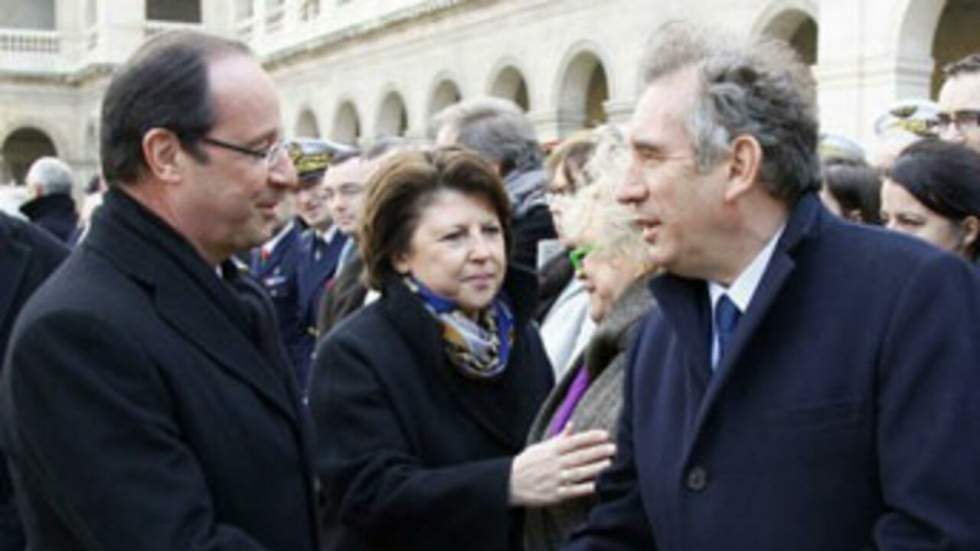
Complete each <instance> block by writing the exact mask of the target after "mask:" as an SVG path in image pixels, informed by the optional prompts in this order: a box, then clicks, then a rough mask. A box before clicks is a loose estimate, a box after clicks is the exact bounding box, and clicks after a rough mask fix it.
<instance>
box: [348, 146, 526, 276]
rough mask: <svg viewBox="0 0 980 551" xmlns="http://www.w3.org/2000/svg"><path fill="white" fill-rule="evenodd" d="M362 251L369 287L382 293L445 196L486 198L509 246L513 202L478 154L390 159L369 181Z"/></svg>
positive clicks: (443, 152) (446, 150)
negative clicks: (429, 211)
mask: <svg viewBox="0 0 980 551" xmlns="http://www.w3.org/2000/svg"><path fill="white" fill-rule="evenodd" d="M365 187H366V188H367V196H366V197H365V199H364V215H363V216H362V217H361V225H360V228H359V230H358V240H357V243H358V246H359V247H360V252H361V257H362V258H363V259H364V266H365V269H366V275H367V283H368V285H369V286H371V287H372V288H374V289H381V288H382V286H383V285H384V282H385V280H387V279H388V278H390V277H393V276H395V275H396V271H395V268H394V262H393V261H394V258H395V256H397V255H399V254H401V253H404V252H407V251H408V249H409V246H410V243H411V240H412V234H414V233H415V230H416V228H417V227H418V223H419V219H420V218H421V216H422V212H423V211H424V210H425V208H426V207H428V206H429V205H430V204H431V203H432V201H433V199H434V198H435V196H436V195H437V194H438V193H439V192H441V191H447V190H452V191H457V192H460V193H462V194H463V195H467V196H478V197H483V198H485V199H487V200H488V201H489V202H490V204H491V205H492V206H493V209H494V211H495V212H496V214H497V218H498V219H499V220H500V225H501V227H502V228H503V232H504V244H505V247H506V251H507V253H508V255H509V253H510V247H511V239H512V238H511V232H510V218H511V214H510V201H509V200H508V198H507V192H506V191H505V190H504V183H503V180H501V179H500V176H498V175H497V172H496V171H495V170H494V168H493V167H492V166H491V165H490V164H489V163H487V162H486V161H485V160H483V159H482V158H481V157H480V156H479V155H477V154H476V153H474V152H472V151H468V150H466V149H463V148H460V147H456V146H450V147H439V148H435V149H430V150H424V151H401V152H398V153H394V154H392V155H391V156H390V157H388V158H387V159H386V160H385V161H383V162H382V164H381V166H380V167H378V169H377V170H376V171H374V173H373V174H372V175H371V177H370V178H369V179H368V182H367V184H366V186H365Z"/></svg>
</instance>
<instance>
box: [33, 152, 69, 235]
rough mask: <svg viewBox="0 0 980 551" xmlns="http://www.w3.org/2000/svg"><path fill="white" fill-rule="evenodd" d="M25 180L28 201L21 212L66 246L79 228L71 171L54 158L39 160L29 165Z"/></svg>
mask: <svg viewBox="0 0 980 551" xmlns="http://www.w3.org/2000/svg"><path fill="white" fill-rule="evenodd" d="M25 180H26V182H27V189H28V190H29V192H30V194H31V199H30V200H28V201H27V202H25V203H24V204H23V205H21V207H20V211H21V212H22V213H24V216H26V217H27V218H29V219H30V221H31V222H33V223H34V224H37V225H38V226H40V227H42V228H44V229H45V230H47V231H49V232H51V234H52V235H54V236H55V237H57V238H58V239H60V240H61V242H62V243H67V242H68V240H69V238H70V237H71V236H72V234H73V233H74V232H75V229H76V227H77V225H78V212H77V210H76V208H75V200H74V199H73V198H72V189H73V188H74V182H75V179H74V177H73V176H72V173H71V168H69V167H68V165H67V164H65V163H64V161H61V160H60V159H56V158H55V157H41V158H40V159H38V160H36V161H34V163H33V164H31V168H30V169H29V170H28V171H27V177H26V178H25Z"/></svg>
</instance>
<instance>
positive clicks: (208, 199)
mask: <svg viewBox="0 0 980 551" xmlns="http://www.w3.org/2000/svg"><path fill="white" fill-rule="evenodd" d="M208 74H209V83H210V87H211V100H212V102H213V105H214V112H215V124H214V127H213V128H212V129H211V131H210V132H209V133H208V137H209V138H211V139H214V140H220V141H222V142H227V143H231V144H236V145H240V146H241V147H245V148H249V149H253V150H264V149H267V148H269V147H270V146H272V145H274V144H276V143H277V141H278V140H279V123H280V118H279V101H278V99H277V97H276V91H275V89H274V88H273V85H272V82H271V80H270V79H269V77H268V75H266V73H265V71H263V70H262V68H261V67H260V66H259V65H258V64H257V63H256V62H255V61H254V60H253V59H251V58H250V57H247V56H227V57H222V58H218V59H217V60H214V61H212V62H211V64H210V67H209V69H208ZM200 147H202V148H203V149H204V150H205V151H206V153H207V155H208V160H207V161H206V162H200V161H197V160H196V159H191V160H190V161H189V162H188V163H187V166H188V169H187V174H186V175H185V181H184V182H183V184H184V185H182V186H181V187H180V190H179V191H177V192H176V193H178V194H179V198H178V199H177V200H178V201H179V202H180V203H181V204H182V206H183V208H182V211H183V212H184V213H185V214H186V215H185V216H184V219H183V220H181V222H180V223H181V224H182V225H183V226H184V228H181V229H182V230H184V233H185V235H187V236H188V237H189V238H190V239H191V241H192V242H193V243H194V244H195V245H196V246H197V247H198V248H199V249H201V251H202V252H203V253H204V254H205V256H207V257H209V258H210V259H211V260H222V259H224V258H227V257H228V256H230V255H231V254H233V253H235V252H238V251H243V250H247V249H250V248H252V247H255V246H257V245H260V244H261V243H263V242H264V241H266V240H267V239H269V238H270V237H271V230H272V228H274V227H275V225H276V217H277V207H278V205H279V202H280V201H281V200H282V198H283V195H284V193H285V192H286V191H288V190H290V189H291V188H292V187H293V186H294V185H295V180H294V178H295V171H294V170H293V168H292V165H291V163H290V161H289V158H288V157H287V156H286V155H285V153H283V152H280V153H278V154H276V155H275V156H274V157H273V158H272V159H271V161H270V162H268V163H267V162H266V160H265V159H264V158H257V157H255V156H251V155H248V154H245V153H243V152H240V151H233V150H231V149H228V148H224V147H220V146H216V145H213V144H210V143H207V142H200Z"/></svg>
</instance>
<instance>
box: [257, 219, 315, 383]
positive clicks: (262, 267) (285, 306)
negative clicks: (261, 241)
mask: <svg viewBox="0 0 980 551" xmlns="http://www.w3.org/2000/svg"><path fill="white" fill-rule="evenodd" d="M303 230H304V226H303V225H302V224H301V223H300V222H299V220H298V219H297V220H293V221H292V222H290V227H289V229H288V231H287V232H286V234H285V235H283V236H282V237H281V238H280V239H279V241H278V242H277V243H276V245H275V247H273V248H272V252H271V253H270V254H269V256H268V257H267V258H263V256H262V249H261V248H258V249H254V250H253V251H252V252H251V257H250V259H249V272H251V274H252V276H254V277H255V279H257V280H258V281H259V282H260V283H261V284H262V287H263V288H264V289H265V290H266V292H268V293H269V298H270V299H271V300H272V306H273V307H274V308H275V311H276V318H277V320H278V325H279V334H280V336H281V337H282V343H283V346H284V347H285V348H286V353H287V355H288V356H289V361H290V364H291V365H292V366H293V369H294V370H295V369H296V366H297V365H300V364H302V363H303V362H304V361H309V360H308V359H307V358H308V357H309V350H308V348H309V347H308V345H307V344H306V340H307V337H306V334H307V333H306V327H305V326H304V324H303V322H302V321H301V319H300V309H299V283H298V281H297V275H296V273H297V269H298V267H299V263H300V257H301V254H300V241H301V239H300V237H301V236H302V234H303ZM297 376H299V373H298V372H297Z"/></svg>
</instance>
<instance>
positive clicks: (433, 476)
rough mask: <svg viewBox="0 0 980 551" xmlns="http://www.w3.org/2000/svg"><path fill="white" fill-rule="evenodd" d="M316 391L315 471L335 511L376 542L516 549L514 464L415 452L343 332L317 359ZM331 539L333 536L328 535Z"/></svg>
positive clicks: (373, 377) (379, 385) (373, 375)
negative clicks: (433, 461)
mask: <svg viewBox="0 0 980 551" xmlns="http://www.w3.org/2000/svg"><path fill="white" fill-rule="evenodd" d="M317 364H318V365H317V367H316V372H317V374H318V376H317V378H316V379H315V381H314V385H313V388H312V389H311V392H312V393H313V395H312V396H311V404H313V405H314V407H313V414H314V425H315V426H316V430H317V437H318V438H317V440H318V445H317V457H316V462H317V472H318V473H319V475H320V478H321V482H322V483H323V488H324V494H325V499H327V500H328V509H329V510H335V511H337V512H338V515H339V521H340V522H341V523H342V524H343V525H345V527H346V528H348V529H351V530H354V531H356V532H357V533H358V534H359V536H360V537H362V538H363V539H365V540H366V541H368V542H372V543H374V544H375V545H379V546H385V547H390V548H397V549H403V550H419V551H422V550H425V551H431V550H433V549H470V550H483V549H487V550H491V549H492V550H499V549H507V548H509V547H510V541H511V539H512V538H514V537H515V536H514V533H515V529H514V527H513V526H512V525H511V524H512V523H513V521H514V519H515V518H517V515H515V514H514V511H513V510H512V509H511V508H510V507H509V505H508V485H509V481H510V469H511V463H512V460H513V458H511V457H501V458H494V459H487V460H482V461H472V462H468V463H462V464H456V465H449V466H444V467H435V468H433V467H431V466H426V465H423V464H422V462H421V460H420V458H419V457H417V456H416V454H415V453H413V450H412V447H411V445H410V442H409V439H408V437H407V436H406V432H405V431H404V428H403V423H407V422H411V421H410V420H407V419H402V418H400V416H399V415H398V414H397V412H395V411H394V409H393V407H392V401H391V400H390V398H389V397H388V396H387V390H386V389H385V388H384V386H383V385H382V383H381V382H380V381H379V379H378V377H377V374H376V372H375V369H385V368H386V367H387V366H376V365H372V363H371V362H370V361H369V360H368V359H367V357H366V354H365V353H364V351H363V349H361V348H360V346H359V345H358V344H357V343H355V342H354V341H353V339H350V338H347V336H346V335H343V336H340V335H337V334H336V333H335V334H334V338H331V339H328V340H327V341H324V343H323V344H322V345H321V347H320V350H318V352H317ZM328 537H329V535H328Z"/></svg>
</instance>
